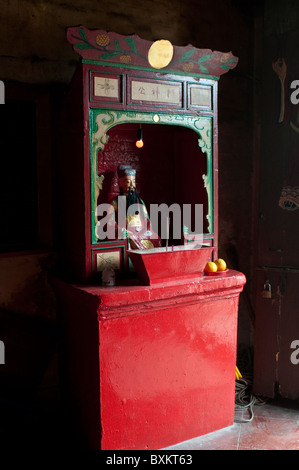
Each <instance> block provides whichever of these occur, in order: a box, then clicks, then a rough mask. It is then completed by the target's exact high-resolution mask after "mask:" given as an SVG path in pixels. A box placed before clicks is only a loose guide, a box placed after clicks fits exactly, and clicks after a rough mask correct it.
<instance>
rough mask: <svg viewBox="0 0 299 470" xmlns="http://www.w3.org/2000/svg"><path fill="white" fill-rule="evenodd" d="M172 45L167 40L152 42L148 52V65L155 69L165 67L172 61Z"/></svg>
mask: <svg viewBox="0 0 299 470" xmlns="http://www.w3.org/2000/svg"><path fill="white" fill-rule="evenodd" d="M172 56H173V45H172V44H171V42H170V41H168V40H167V39H159V40H158V41H155V42H153V44H152V45H151V47H150V48H149V51H148V56H147V58H148V61H149V64H150V65H151V66H152V67H154V68H155V69H162V68H163V67H166V66H167V65H168V64H169V63H170V62H171V60H172Z"/></svg>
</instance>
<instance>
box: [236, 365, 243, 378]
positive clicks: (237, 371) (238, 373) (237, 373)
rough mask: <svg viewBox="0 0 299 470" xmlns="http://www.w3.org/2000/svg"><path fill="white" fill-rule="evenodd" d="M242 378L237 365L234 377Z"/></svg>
mask: <svg viewBox="0 0 299 470" xmlns="http://www.w3.org/2000/svg"><path fill="white" fill-rule="evenodd" d="M241 378H242V375H241V372H240V371H239V369H238V367H237V366H236V379H237V380H239V379H241Z"/></svg>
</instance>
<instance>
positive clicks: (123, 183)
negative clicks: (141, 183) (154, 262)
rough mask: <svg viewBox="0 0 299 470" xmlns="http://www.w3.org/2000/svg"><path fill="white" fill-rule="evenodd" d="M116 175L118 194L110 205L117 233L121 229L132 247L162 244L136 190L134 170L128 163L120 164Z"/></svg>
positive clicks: (138, 247) (149, 246) (148, 246)
mask: <svg viewBox="0 0 299 470" xmlns="http://www.w3.org/2000/svg"><path fill="white" fill-rule="evenodd" d="M117 176H118V185H119V196H118V197H117V198H114V199H113V200H112V201H111V206H112V207H113V209H114V212H115V216H116V217H115V221H116V225H117V230H118V233H119V230H121V231H122V232H123V233H124V234H125V236H127V237H128V239H129V245H130V248H132V249H148V248H155V247H160V246H162V242H161V238H160V237H159V236H158V235H157V234H156V233H155V232H154V231H153V228H152V225H151V222H150V219H149V215H148V212H147V209H146V206H145V203H144V202H143V200H142V199H141V198H140V196H139V194H138V192H137V190H136V170H135V169H134V168H132V167H131V166H130V165H120V166H119V167H118V168H117ZM121 196H122V197H121Z"/></svg>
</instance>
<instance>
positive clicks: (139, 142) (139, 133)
mask: <svg viewBox="0 0 299 470" xmlns="http://www.w3.org/2000/svg"><path fill="white" fill-rule="evenodd" d="M142 138H143V132H142V129H141V128H140V129H138V131H137V140H136V147H137V148H139V149H141V148H142V147H143V140H142Z"/></svg>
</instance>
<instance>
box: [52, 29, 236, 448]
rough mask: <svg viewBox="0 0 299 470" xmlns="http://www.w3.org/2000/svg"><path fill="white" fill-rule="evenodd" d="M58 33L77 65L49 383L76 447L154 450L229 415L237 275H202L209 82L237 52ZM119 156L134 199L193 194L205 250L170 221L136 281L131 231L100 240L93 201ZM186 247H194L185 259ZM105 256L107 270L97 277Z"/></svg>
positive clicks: (113, 187)
mask: <svg viewBox="0 0 299 470" xmlns="http://www.w3.org/2000/svg"><path fill="white" fill-rule="evenodd" d="M67 37H68V40H69V42H70V43H71V44H73V47H74V50H75V51H76V52H78V53H79V54H80V55H81V62H80V65H79V67H78V69H77V72H76V74H75V76H74V79H73V81H72V83H71V85H70V87H69V91H68V93H67V96H66V98H65V102H64V105H63V108H62V113H61V125H60V144H61V145H60V155H59V161H58V162H57V169H58V174H59V209H60V214H61V217H60V229H61V230H60V241H59V246H60V257H59V259H60V273H61V276H60V279H55V280H54V281H53V282H54V286H55V290H56V293H57V300H58V309H59V319H60V320H59V322H60V333H61V365H62V371H63V374H62V377H63V383H62V388H63V392H64V396H65V398H66V402H67V404H68V406H69V408H70V411H71V414H72V417H73V418H74V419H75V420H76V423H77V428H78V431H79V432H80V435H81V437H82V439H83V441H84V442H85V444H86V445H87V446H88V447H89V448H93V449H109V450H118V449H159V448H163V447H166V446H170V445H173V444H176V443H178V442H180V441H183V440H187V439H190V438H193V437H196V436H199V435H202V434H205V433H208V432H211V431H215V430H217V429H220V428H223V427H226V426H230V425H232V424H233V419H234V397H235V367H236V340H237V315H238V301H239V295H240V292H241V291H242V289H243V285H244V283H245V276H244V275H243V274H241V273H239V272H236V271H232V270H230V269H228V270H227V271H226V272H224V273H216V275H213V276H204V275H203V267H204V264H205V262H206V261H207V260H208V259H216V258H217V256H218V163H217V162H218V154H217V136H218V132H217V82H218V80H219V77H220V75H221V74H223V73H225V72H227V71H228V70H229V69H231V68H234V67H235V65H236V64H237V58H235V57H234V56H233V55H232V54H231V53H221V52H212V51H210V50H200V49H196V48H194V47H193V46H187V47H177V46H172V44H170V43H169V41H164V40H163V41H162V44H161V41H156V42H153V43H152V42H150V41H144V40H142V39H140V38H138V37H137V36H127V37H125V36H121V35H118V34H115V33H108V32H106V31H98V30H96V31H93V30H92V31H89V30H87V29H86V28H84V27H82V26H81V27H74V28H69V29H68V31H67ZM140 128H142V130H143V138H144V147H142V148H141V149H137V148H136V147H135V140H136V133H137V131H138V129H140ZM119 165H130V166H132V167H134V169H136V186H137V188H138V189H139V188H140V193H141V194H142V199H144V200H145V201H146V203H153V204H154V203H155V204H161V203H162V202H163V203H165V204H167V205H168V206H170V205H171V204H174V203H176V204H178V206H179V207H184V205H187V204H189V205H191V206H192V205H193V206H194V205H196V204H202V208H203V217H204V220H203V226H202V234H200V240H201V238H202V240H201V241H203V244H204V245H205V246H204V247H203V248H198V235H199V234H194V233H193V232H192V227H185V226H184V227H183V225H184V224H183V221H182V223H181V225H182V227H181V228H182V235H181V238H180V239H177V238H176V237H175V236H174V231H172V229H171V228H170V231H169V233H168V237H167V246H166V247H164V250H166V251H167V252H166V253H165V252H163V253H161V257H162V255H163V256H166V258H163V259H165V260H166V261H165V262H164V261H163V262H162V261H161V262H160V263H159V262H156V261H155V262H153V263H150V264H149V265H145V267H144V266H143V268H142V269H145V270H149V269H152V268H153V267H154V273H153V276H152V274H151V275H150V276H149V277H146V276H145V277H144V276H142V275H141V274H140V272H139V269H136V271H135V270H134V257H133V255H132V256H131V258H132V260H131V258H130V249H131V246H130V242H131V241H130V239H128V238H127V237H126V236H124V237H123V238H122V237H118V238H115V239H109V238H107V239H105V240H102V239H99V238H98V232H97V230H96V229H97V227H98V224H99V219H98V217H97V216H98V212H97V208H98V206H99V205H100V204H102V203H107V202H108V201H110V200H111V199H112V198H115V196H116V195H117V192H118V184H117V168H118V167H119ZM193 222H194V220H192V224H191V225H193ZM160 228H161V227H160ZM162 241H163V239H162ZM168 242H169V246H168ZM164 245H165V240H164ZM193 249H194V250H195V249H197V250H199V253H198V254H202V253H203V252H204V251H202V252H200V250H207V253H206V255H205V256H206V258H205V259H204V262H203V264H198V268H197V269H196V263H194V259H195V258H194V257H195V251H192V252H191V253H192V256H191V254H190V250H193ZM149 251H150V250H149ZM176 252H179V253H178V256H179V258H180V259H179V261H175V262H174V261H172V260H174V259H175V258H171V256H173V257H174V256H176V255H177V253H176ZM184 258H185V260H187V259H188V260H189V261H188V262H187V261H186V262H185V263H184ZM107 263H109V265H110V267H113V269H114V271H115V274H116V281H115V285H114V286H109V287H107V286H103V285H101V275H102V273H103V271H104V269H105V266H107ZM167 263H169V266H170V265H171V268H172V269H171V270H170V268H169V269H166V268H165V266H167ZM175 263H178V264H175ZM194 264H195V268H194ZM135 266H136V268H138V266H137V264H135ZM151 276H152V277H151ZM151 281H153V282H151Z"/></svg>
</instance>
